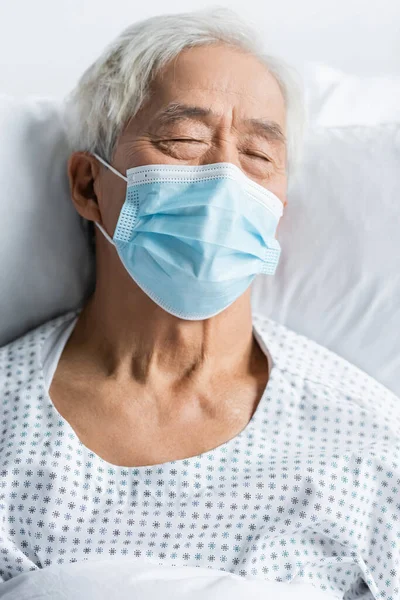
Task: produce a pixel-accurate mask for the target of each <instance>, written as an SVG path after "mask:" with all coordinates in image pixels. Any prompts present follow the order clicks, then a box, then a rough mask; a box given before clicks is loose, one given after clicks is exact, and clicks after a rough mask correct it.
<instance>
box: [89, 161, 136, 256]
mask: <svg viewBox="0 0 400 600" xmlns="http://www.w3.org/2000/svg"><path fill="white" fill-rule="evenodd" d="M93 156H95V157H96V158H97V160H98V161H100V162H101V163H102V164H103V165H104V166H105V167H107V169H110V171H112V172H113V173H115V175H118V177H120V178H121V179H123V180H124V181H126V182H128V178H127V177H125V176H124V175H122V173H120V172H119V171H117V169H114V167H112V166H111V165H109V164H108V162H107V161H105V160H104V159H103V158H101V156H99V155H98V154H96V153H95V152H94V153H93ZM94 224H95V225H96V227H98V228H99V229H100V231H101V233H102V234H103V235H104V237H105V238H106V239H107V240H108V241H109V242H110V244H112V245H113V246H115V244H114V241H113V239H112V237H110V236H109V235H108V233H107V231H106V230H105V229H104V228H103V227H102V226H101V225H100V223H97V221H95V222H94Z"/></svg>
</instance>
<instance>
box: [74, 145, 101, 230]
mask: <svg viewBox="0 0 400 600" xmlns="http://www.w3.org/2000/svg"><path fill="white" fill-rule="evenodd" d="M99 173H100V166H99V163H98V162H97V160H96V158H95V157H94V156H93V155H92V154H90V153H89V152H74V153H73V154H71V156H70V158H69V160H68V178H69V186H70V190H71V197H72V202H73V203H74V206H75V208H76V210H77V211H78V213H79V214H80V215H81V217H84V218H85V219H88V220H89V221H97V222H100V223H101V214H100V209H99V204H98V200H97V196H96V193H95V189H96V187H97V185H96V181H97V179H98V176H99Z"/></svg>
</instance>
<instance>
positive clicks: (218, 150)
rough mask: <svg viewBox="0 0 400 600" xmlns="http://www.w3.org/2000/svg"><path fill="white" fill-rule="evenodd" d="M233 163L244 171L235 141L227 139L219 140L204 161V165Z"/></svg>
mask: <svg viewBox="0 0 400 600" xmlns="http://www.w3.org/2000/svg"><path fill="white" fill-rule="evenodd" d="M221 162H225V163H231V164H234V165H236V166H237V167H239V169H242V166H241V164H240V160H239V152H238V149H237V147H236V144H235V143H234V141H233V140H232V141H230V140H227V139H224V140H217V141H216V142H215V143H213V145H212V147H211V148H210V150H209V151H208V152H207V155H206V156H205V157H204V159H203V164H214V163H221Z"/></svg>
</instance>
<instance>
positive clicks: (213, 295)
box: [95, 154, 283, 320]
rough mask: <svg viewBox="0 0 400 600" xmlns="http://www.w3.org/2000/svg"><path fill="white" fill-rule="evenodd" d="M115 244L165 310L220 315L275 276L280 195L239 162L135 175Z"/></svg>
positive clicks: (194, 316)
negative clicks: (259, 278) (260, 280)
mask: <svg viewBox="0 0 400 600" xmlns="http://www.w3.org/2000/svg"><path fill="white" fill-rule="evenodd" d="M95 156H96V158H97V159H98V160H99V161H100V162H101V163H103V164H104V165H105V166H106V167H107V168H109V169H110V170H111V171H113V173H115V174H116V175H118V177H121V178H122V179H124V180H125V181H126V182H127V191H126V198H125V202H124V204H123V206H122V208H121V212H120V215H119V219H118V223H117V226H116V229H115V232H114V236H113V239H111V237H110V236H109V235H108V234H107V232H106V231H105V230H104V229H103V228H102V227H101V225H99V224H98V223H96V225H97V227H98V228H99V229H100V231H101V232H102V233H103V234H104V236H105V237H106V239H107V240H108V241H109V242H110V243H111V244H113V245H114V246H115V247H116V249H117V252H118V255H119V257H120V259H121V261H122V263H123V265H124V266H125V268H126V270H127V271H128V273H129V274H130V276H131V277H132V279H133V280H134V281H135V282H136V283H137V285H138V286H139V287H140V288H141V289H142V290H143V291H144V292H145V293H146V294H147V295H148V296H149V297H150V298H151V299H152V300H153V301H154V302H156V303H157V304H158V305H159V306H161V307H162V308H163V309H164V310H166V311H167V312H169V313H171V314H172V315H175V316H176V317H180V318H181V319H188V320H202V319H208V318H210V317H213V316H214V315H217V314H218V313H220V312H221V311H223V310H224V309H225V308H227V307H228V306H229V305H230V304H232V303H233V302H234V301H235V300H236V299H237V298H239V296H241V295H242V294H243V293H244V292H245V291H246V290H247V288H248V287H249V286H250V284H251V283H252V281H253V279H254V278H255V276H256V275H257V274H259V273H265V274H269V275H273V274H274V273H275V269H276V266H277V264H278V261H279V256H280V245H279V242H278V241H277V240H276V239H275V233H276V228H277V226H278V222H279V219H280V217H281V216H282V212H283V205H282V202H281V201H280V200H279V198H277V196H275V195H274V194H273V193H272V192H270V191H268V190H266V189H265V188H263V187H262V186H260V185H258V184H257V183H255V182H254V181H252V180H251V179H249V178H248V177H247V176H246V175H245V174H244V173H243V172H242V171H241V170H240V169H239V168H238V167H236V166H235V165H233V164H231V163H216V164H210V165H204V166H180V165H146V166H142V167H135V168H133V169H128V170H127V176H126V177H124V176H123V175H122V174H121V173H119V172H118V171H117V170H116V169H114V168H113V167H112V166H111V165H109V164H108V163H107V162H105V161H104V160H103V159H102V158H100V157H99V156H97V154H95Z"/></svg>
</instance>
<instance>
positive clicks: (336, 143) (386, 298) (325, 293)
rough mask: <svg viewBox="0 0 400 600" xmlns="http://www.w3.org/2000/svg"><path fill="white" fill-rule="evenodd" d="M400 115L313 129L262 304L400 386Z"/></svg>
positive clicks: (261, 282)
mask: <svg viewBox="0 0 400 600" xmlns="http://www.w3.org/2000/svg"><path fill="white" fill-rule="evenodd" d="M399 166H400V124H392V125H380V126H376V127H356V126H355V127H345V128H323V127H321V128H314V129H311V130H309V132H308V135H307V138H306V143H305V149H304V157H303V164H302V167H301V168H300V169H299V170H298V172H297V177H296V179H295V180H294V181H293V182H292V184H291V186H290V189H289V193H288V205H287V207H286V212H285V214H284V216H283V218H282V220H281V222H280V224H279V228H278V234H277V237H278V239H279V240H280V243H281V246H282V256H281V262H280V264H279V266H278V269H277V272H276V275H275V277H260V278H258V280H257V281H256V283H255V285H254V288H253V300H254V304H255V308H256V310H258V311H259V312H262V313H263V314H265V315H269V316H270V317H271V318H272V319H274V320H276V321H278V322H280V323H284V324H285V325H286V326H288V327H289V328H291V329H293V330H295V331H297V332H299V333H302V334H303V335H306V336H308V337H310V338H311V339H313V340H316V341H317V342H318V343H320V344H322V345H323V346H326V347H328V348H329V349H331V350H333V351H334V352H336V353H337V354H339V355H340V356H343V357H344V358H346V359H347V360H349V361H350V362H351V363H353V364H355V365H357V366H358V367H360V368H361V369H363V370H364V371H366V372H367V373H369V374H370V375H372V376H373V377H375V378H376V379H377V380H378V381H380V382H381V383H383V384H384V385H386V386H387V387H389V388H391V389H392V390H393V391H394V392H395V393H396V394H397V395H399V396H400V335H399V332H400V169H399Z"/></svg>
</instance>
